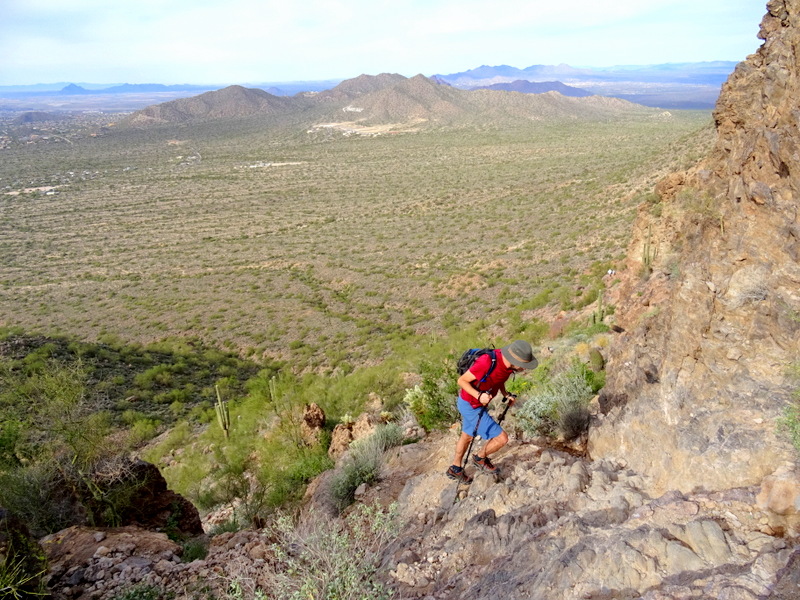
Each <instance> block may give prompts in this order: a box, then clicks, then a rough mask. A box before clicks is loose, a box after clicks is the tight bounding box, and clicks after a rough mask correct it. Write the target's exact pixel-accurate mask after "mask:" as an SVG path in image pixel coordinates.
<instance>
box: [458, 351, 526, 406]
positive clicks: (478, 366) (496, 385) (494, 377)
mask: <svg viewBox="0 0 800 600" xmlns="http://www.w3.org/2000/svg"><path fill="white" fill-rule="evenodd" d="M494 353H495V356H496V357H497V362H496V363H495V365H494V369H493V370H492V372H491V373H489V377H487V378H486V381H484V382H483V383H481V379H483V376H484V375H486V371H488V370H489V367H491V366H492V357H491V356H490V355H488V354H484V355H483V356H480V357H478V360H476V361H475V362H474V363H472V366H471V367H470V368H469V372H470V373H472V374H473V375H475V377H476V379H475V381H473V382H472V385H473V387H474V388H475V389H479V390H480V391H482V392H489V394H491V396H492V397H494V396H495V395H496V394H497V392H499V391H500V386H501V385H502V384H504V383H505V382H506V381H508V378H509V377H511V375H512V373H514V371H512V370H511V367H506V365H505V363H503V353H502V352H500V350H499V349H497V350H495V351H494ZM461 397H462V398H463V399H464V400H466V401H467V402H469V404H470V406H471V407H472V408H480V407H481V406H483V405H482V404H481V403H480V402H479V401H478V400H477V399H476V398H473V397H472V396H470V395H469V393H467V391H466V390H461Z"/></svg>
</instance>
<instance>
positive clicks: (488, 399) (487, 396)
mask: <svg viewBox="0 0 800 600" xmlns="http://www.w3.org/2000/svg"><path fill="white" fill-rule="evenodd" d="M484 396H486V402H484V401H483V397H484ZM491 401H492V397H491V395H489V392H481V393H480V394H478V402H480V403H481V404H483V405H484V406H486V405H487V404H489V402H491Z"/></svg>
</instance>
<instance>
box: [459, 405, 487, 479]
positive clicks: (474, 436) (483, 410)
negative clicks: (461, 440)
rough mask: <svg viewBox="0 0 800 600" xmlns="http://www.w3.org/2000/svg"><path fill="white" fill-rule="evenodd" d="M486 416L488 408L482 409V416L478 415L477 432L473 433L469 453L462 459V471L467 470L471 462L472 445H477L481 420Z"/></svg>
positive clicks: (468, 448)
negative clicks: (468, 463) (476, 440)
mask: <svg viewBox="0 0 800 600" xmlns="http://www.w3.org/2000/svg"><path fill="white" fill-rule="evenodd" d="M485 414H486V407H485V406H484V407H483V408H482V409H481V414H479V415H478V422H477V423H475V431H473V432H472V439H471V440H470V441H469V446H468V447H467V453H466V454H465V455H464V458H462V459H461V469H462V471H463V470H464V469H466V468H467V462H468V461H469V455H470V452H472V444H474V443H475V438H476V437H477V436H478V427H480V426H481V419H482V418H483V415H485Z"/></svg>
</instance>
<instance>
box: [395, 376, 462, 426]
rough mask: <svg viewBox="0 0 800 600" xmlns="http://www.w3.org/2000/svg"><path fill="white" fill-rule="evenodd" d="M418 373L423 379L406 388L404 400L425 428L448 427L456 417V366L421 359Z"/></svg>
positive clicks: (457, 417) (457, 415)
mask: <svg viewBox="0 0 800 600" xmlns="http://www.w3.org/2000/svg"><path fill="white" fill-rule="evenodd" d="M451 362H452V363H453V364H455V361H451ZM420 375H421V376H422V383H420V384H419V385H417V386H414V387H413V388H411V389H409V390H407V391H406V395H405V398H404V402H405V403H406V405H407V406H408V408H409V410H410V411H411V413H412V414H413V415H414V416H415V417H416V419H417V422H418V423H419V424H420V425H421V426H422V427H424V428H425V431H432V430H434V429H444V428H447V427H449V426H450V425H452V424H453V423H454V422H455V421H457V420H458V419H459V413H458V407H457V406H456V394H457V393H458V384H457V383H456V381H457V379H458V377H457V375H456V372H455V367H453V368H452V369H451V368H447V367H445V366H444V365H441V364H440V365H436V364H434V363H431V362H427V361H424V362H422V363H421V365H420Z"/></svg>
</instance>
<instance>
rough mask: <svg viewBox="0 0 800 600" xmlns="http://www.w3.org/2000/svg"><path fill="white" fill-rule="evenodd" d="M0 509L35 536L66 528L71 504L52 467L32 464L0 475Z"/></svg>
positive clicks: (70, 515) (69, 522) (43, 464)
mask: <svg viewBox="0 0 800 600" xmlns="http://www.w3.org/2000/svg"><path fill="white" fill-rule="evenodd" d="M0 506H2V507H4V508H7V509H8V510H10V511H11V512H13V513H14V514H15V515H17V516H18V517H19V518H20V519H22V520H23V521H24V522H25V523H26V524H27V525H28V528H29V529H30V530H31V533H33V534H34V535H36V536H43V535H46V534H48V533H53V532H56V531H59V530H61V529H64V528H65V527H69V526H70V525H71V524H72V523H73V512H74V509H75V506H74V503H73V502H72V500H71V499H70V496H69V493H67V491H66V490H65V489H64V485H63V483H62V482H61V480H60V478H59V474H58V470H57V469H56V466H55V465H54V464H45V463H41V464H33V465H30V466H25V467H22V466H20V467H17V468H14V469H9V470H8V471H6V472H4V473H0Z"/></svg>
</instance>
